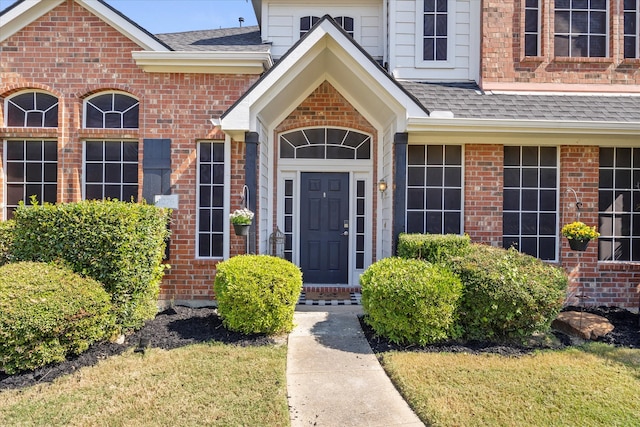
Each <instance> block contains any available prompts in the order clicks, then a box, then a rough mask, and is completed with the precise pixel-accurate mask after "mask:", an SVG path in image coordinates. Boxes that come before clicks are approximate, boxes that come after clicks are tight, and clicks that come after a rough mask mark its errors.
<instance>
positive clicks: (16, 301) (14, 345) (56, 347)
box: [0, 262, 115, 374]
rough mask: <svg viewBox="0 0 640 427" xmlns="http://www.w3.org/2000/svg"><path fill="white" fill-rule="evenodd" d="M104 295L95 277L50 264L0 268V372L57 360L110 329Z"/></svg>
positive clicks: (109, 308) (109, 311) (111, 319)
mask: <svg viewBox="0 0 640 427" xmlns="http://www.w3.org/2000/svg"><path fill="white" fill-rule="evenodd" d="M114 325H115V316H114V314H113V311H112V305H111V302H110V298H109V295H108V294H107V293H106V292H105V290H104V289H103V288H102V285H101V284H100V283H98V282H96V281H95V280H92V279H88V278H83V277H81V276H79V275H77V274H76V273H74V272H73V271H71V270H68V269H65V268H61V267H58V266H55V265H51V264H44V263H35V262H19V263H13V264H6V265H4V266H2V267H0V371H4V372H6V373H7V374H13V373H16V372H19V371H23V370H29V369H36V368H38V367H41V366H44V365H47V364H49V363H52V362H61V361H63V360H65V358H66V357H67V355H70V354H79V353H81V352H83V351H85V350H86V349H87V348H89V345H91V344H92V343H94V342H96V341H100V340H103V339H105V338H109V337H110V336H111V335H112V334H113V332H114V328H115V326H114Z"/></svg>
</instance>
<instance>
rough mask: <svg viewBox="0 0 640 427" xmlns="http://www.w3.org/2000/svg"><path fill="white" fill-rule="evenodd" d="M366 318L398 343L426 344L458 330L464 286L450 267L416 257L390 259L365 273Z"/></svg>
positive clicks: (452, 336) (363, 293)
mask: <svg viewBox="0 0 640 427" xmlns="http://www.w3.org/2000/svg"><path fill="white" fill-rule="evenodd" d="M360 284H361V287H362V308H363V310H364V313H365V315H366V316H365V321H366V322H367V323H368V324H369V325H370V326H371V327H372V328H373V329H374V330H375V332H376V333H377V334H378V335H381V336H383V337H386V338H388V339H389V340H390V341H392V342H395V343H398V344H419V345H425V344H429V343H433V342H437V341H442V340H445V339H447V338H455V337H456V336H457V332H456V329H455V325H456V310H457V307H458V301H459V299H460V297H461V292H462V285H461V283H460V279H458V278H457V277H456V276H455V275H454V274H453V273H452V272H451V271H449V270H447V269H446V268H444V267H442V266H438V265H434V264H430V263H428V262H425V261H420V260H416V259H401V258H385V259H382V260H380V261H378V262H376V263H375V264H372V265H371V266H370V267H369V268H368V269H367V270H366V271H365V272H364V273H363V274H362V276H361V277H360Z"/></svg>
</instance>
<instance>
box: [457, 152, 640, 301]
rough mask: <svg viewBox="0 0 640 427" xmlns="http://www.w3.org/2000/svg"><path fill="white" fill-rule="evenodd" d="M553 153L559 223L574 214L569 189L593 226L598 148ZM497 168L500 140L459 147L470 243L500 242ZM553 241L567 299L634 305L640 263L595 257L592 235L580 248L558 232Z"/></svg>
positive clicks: (583, 218)
mask: <svg viewBox="0 0 640 427" xmlns="http://www.w3.org/2000/svg"><path fill="white" fill-rule="evenodd" d="M559 152H560V168H559V174H560V176H559V178H560V190H559V191H560V205H559V214H560V226H562V225H563V224H567V223H569V222H573V221H575V220H576V219H577V218H578V216H577V213H578V212H577V210H576V196H575V195H574V193H573V191H575V192H576V195H577V197H578V199H579V200H580V201H581V202H582V208H581V210H580V220H581V221H583V222H584V223H586V224H588V225H598V179H599V172H598V164H599V161H598V157H599V148H598V147H595V146H561V147H559ZM502 169H503V146H502V145H466V146H465V232H466V233H468V234H469V236H470V237H471V239H472V241H474V242H482V243H487V244H491V245H493V246H499V247H501V246H502V187H503V174H502ZM569 189H572V190H573V191H571V190H569ZM558 233H559V230H558ZM559 241H560V244H561V249H560V265H561V266H562V267H563V268H564V269H565V270H566V271H567V273H568V274H569V281H570V283H569V289H568V292H567V296H568V300H567V303H568V304H573V305H577V304H581V303H584V304H586V305H612V306H620V307H626V308H631V309H634V310H635V309H637V308H638V305H639V302H640V301H639V299H640V294H638V285H639V284H640V263H610V262H606V263H604V262H598V244H597V240H596V241H593V242H591V243H590V245H589V248H588V249H587V251H585V252H582V253H580V252H575V251H572V250H570V248H569V244H568V242H567V239H565V238H564V237H560V240H559ZM580 296H583V297H584V298H581V297H580Z"/></svg>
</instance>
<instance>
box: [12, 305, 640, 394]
mask: <svg viewBox="0 0 640 427" xmlns="http://www.w3.org/2000/svg"><path fill="white" fill-rule="evenodd" d="M567 309H575V310H579V308H577V307H568V308H567ZM585 311H588V312H590V313H594V314H598V315H601V316H604V317H606V318H607V319H609V321H610V322H611V323H613V325H614V326H615V329H614V331H613V332H611V333H610V334H608V335H606V336H605V337H603V338H602V339H601V340H600V341H603V342H606V343H608V344H613V345H616V346H623V347H630V348H640V327H639V326H638V315H637V314H633V313H631V312H629V311H627V310H622V309H618V308H606V307H600V308H598V309H585ZM360 323H361V324H362V328H363V330H364V332H365V335H366V337H367V339H368V340H369V344H370V345H371V348H372V349H373V351H374V352H376V353H381V352H385V351H390V350H400V351H431V352H434V351H447V352H466V353H495V354H502V355H512V356H518V355H522V354H526V353H530V352H531V351H533V350H535V349H536V348H539V347H525V346H512V345H504V344H495V343H487V342H472V343H443V344H438V345H432V346H425V347H418V346H400V345H397V344H393V343H390V342H389V341H387V340H385V339H383V338H380V337H376V336H375V335H374V333H373V331H372V330H371V328H370V327H369V326H368V325H366V324H365V323H364V322H362V321H361V322H360ZM558 337H559V338H560V341H561V342H562V345H571V340H569V339H568V337H566V336H562V335H561V334H560V335H559V336H558ZM209 341H217V342H220V343H225V344H235V345H239V346H262V345H270V344H275V343H277V339H274V338H271V337H268V336H266V335H258V334H257V335H245V334H241V333H237V332H232V331H229V330H227V329H226V328H225V327H224V326H222V321H221V320H220V318H219V317H218V315H217V313H216V310H215V309H213V308H188V307H180V306H179V307H175V308H170V309H168V310H166V311H163V312H162V313H159V314H158V315H157V316H156V317H155V319H153V320H150V321H148V322H147V323H146V324H145V326H144V327H143V328H142V329H140V330H139V331H137V332H136V333H134V334H132V335H129V336H128V337H127V338H126V340H125V342H124V344H122V345H120V344H115V343H99V344H95V345H93V346H92V347H91V348H89V350H87V351H86V352H84V353H82V354H81V355H79V356H76V357H73V358H70V359H69V360H67V361H65V362H61V363H57V364H53V365H50V366H46V367H43V368H40V369H37V370H35V371H28V372H23V373H20V374H16V375H5V374H3V373H0V390H3V389H15V388H21V387H27V386H31V385H35V384H39V383H44V382H51V381H53V380H54V379H55V378H58V377H60V376H63V375H67V374H72V373H73V372H75V371H76V370H78V369H80V368H82V367H84V366H92V365H95V364H96V363H98V362H99V361H100V360H104V359H106V358H108V357H110V356H114V355H117V354H121V353H123V352H124V351H126V350H127V349H130V348H134V349H140V345H141V343H142V345H143V346H144V347H153V348H162V349H165V350H171V349H174V348H178V347H183V346H186V345H190V344H196V343H204V342H209Z"/></svg>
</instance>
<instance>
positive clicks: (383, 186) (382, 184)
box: [378, 179, 387, 195]
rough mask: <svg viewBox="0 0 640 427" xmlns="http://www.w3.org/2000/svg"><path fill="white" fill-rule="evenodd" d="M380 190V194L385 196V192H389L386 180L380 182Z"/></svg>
mask: <svg viewBox="0 0 640 427" xmlns="http://www.w3.org/2000/svg"><path fill="white" fill-rule="evenodd" d="M378 190H380V193H382V195H384V193H385V191H387V181H385V180H384V179H381V180H380V181H379V182H378Z"/></svg>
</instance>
